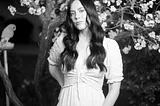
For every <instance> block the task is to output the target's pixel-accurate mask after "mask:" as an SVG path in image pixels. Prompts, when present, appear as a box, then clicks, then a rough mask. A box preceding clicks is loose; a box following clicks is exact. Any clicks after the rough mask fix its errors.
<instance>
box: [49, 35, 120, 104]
mask: <svg viewBox="0 0 160 106" xmlns="http://www.w3.org/2000/svg"><path fill="white" fill-rule="evenodd" d="M63 37H64V35H63V34H62V35H60V36H59V37H58V38H57V40H56V41H55V43H54V45H53V46H52V48H51V49H50V55H49V57H48V62H49V63H50V64H52V65H55V64H58V61H59V55H60V53H61V52H62V51H63V50H64V45H63V42H62V39H63ZM103 46H104V48H105V50H106V54H107V55H106V58H105V61H104V64H105V65H106V67H107V72H100V70H99V69H90V70H88V69H87V68H86V65H82V64H81V63H82V59H83V57H86V56H88V55H89V53H90V51H89V48H88V49H87V52H86V53H85V55H81V56H80V57H78V58H77V60H76V63H75V69H73V70H71V71H69V72H67V71H66V70H62V72H63V74H64V86H63V87H62V88H61V91H60V94H59V98H58V99H59V102H58V104H57V106H102V105H103V102H104V99H105V97H104V94H103V91H102V86H103V81H104V78H106V79H108V82H107V83H114V82H117V81H122V80H123V72H122V69H123V65H122V57H121V53H120V50H119V46H118V44H117V42H116V41H115V40H112V39H109V38H104V41H103Z"/></svg>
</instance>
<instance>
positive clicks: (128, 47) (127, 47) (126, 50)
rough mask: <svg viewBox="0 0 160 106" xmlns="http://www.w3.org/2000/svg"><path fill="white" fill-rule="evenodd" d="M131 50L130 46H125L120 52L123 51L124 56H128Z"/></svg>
mask: <svg viewBox="0 0 160 106" xmlns="http://www.w3.org/2000/svg"><path fill="white" fill-rule="evenodd" d="M131 48H132V47H131V46H130V45H128V46H125V47H124V48H123V49H122V51H123V53H124V54H128V53H129V51H130V50H131Z"/></svg>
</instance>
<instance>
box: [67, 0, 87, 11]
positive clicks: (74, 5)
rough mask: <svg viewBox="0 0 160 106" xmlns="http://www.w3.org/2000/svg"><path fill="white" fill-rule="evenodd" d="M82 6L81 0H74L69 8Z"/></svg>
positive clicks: (73, 8) (76, 8)
mask: <svg viewBox="0 0 160 106" xmlns="http://www.w3.org/2000/svg"><path fill="white" fill-rule="evenodd" d="M81 8H84V7H83V5H82V4H81V2H80V1H79V0H74V1H73V2H72V4H71V8H70V10H71V11H72V10H78V9H81Z"/></svg>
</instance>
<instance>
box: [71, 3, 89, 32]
mask: <svg viewBox="0 0 160 106" xmlns="http://www.w3.org/2000/svg"><path fill="white" fill-rule="evenodd" d="M70 18H71V20H72V21H73V24H74V26H75V27H76V28H77V29H78V30H83V29H85V28H86V27H87V22H86V18H87V12H86V10H85V9H84V7H83V5H82V4H81V2H80V1H79V0H74V1H73V3H72V4H71V9H70Z"/></svg>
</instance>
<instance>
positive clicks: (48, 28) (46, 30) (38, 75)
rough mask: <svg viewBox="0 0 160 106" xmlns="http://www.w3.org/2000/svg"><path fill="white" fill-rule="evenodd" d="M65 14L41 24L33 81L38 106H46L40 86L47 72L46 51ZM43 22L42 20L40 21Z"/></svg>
mask: <svg viewBox="0 0 160 106" xmlns="http://www.w3.org/2000/svg"><path fill="white" fill-rule="evenodd" d="M65 15H66V14H65V13H62V14H60V16H58V17H56V18H55V19H54V20H51V21H45V22H42V23H43V29H42V34H41V39H40V45H39V55H38V60H37V64H36V68H35V74H34V80H35V90H36V93H37V96H38V99H39V103H40V106H46V104H45V101H44V100H45V99H44V98H43V97H44V95H45V93H43V94H44V95H43V94H42V92H45V91H43V89H42V87H43V85H42V86H41V79H42V78H43V77H44V75H45V71H48V68H46V67H47V66H48V64H47V61H46V60H47V57H48V51H49V49H50V44H51V42H52V38H53V31H54V29H55V28H56V27H58V26H59V25H61V24H62V23H63V22H64V20H65ZM42 20H43V19H42Z"/></svg>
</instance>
